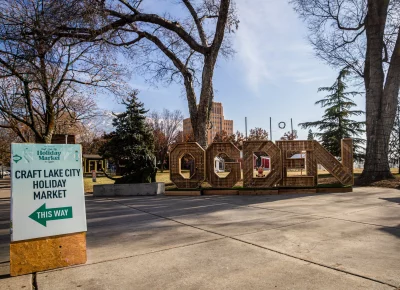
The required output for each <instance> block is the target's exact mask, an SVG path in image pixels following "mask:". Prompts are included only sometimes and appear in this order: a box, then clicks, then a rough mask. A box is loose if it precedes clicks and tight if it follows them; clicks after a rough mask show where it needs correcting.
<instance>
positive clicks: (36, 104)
mask: <svg viewBox="0 0 400 290" xmlns="http://www.w3.org/2000/svg"><path fill="white" fill-rule="evenodd" d="M80 8H82V5H80V2H79V1H43V0H28V1H20V0H12V1H2V2H1V3H0V11H1V12H0V115H1V116H2V117H3V118H4V119H5V120H6V124H3V125H1V126H2V127H3V128H10V129H12V130H14V131H15V132H16V133H17V134H18V135H19V137H20V138H21V139H22V140H23V141H25V142H26V141H28V140H26V138H25V137H24V134H22V132H20V128H21V124H22V125H23V127H24V128H25V127H26V128H29V129H30V130H31V131H32V132H33V135H34V136H35V141H36V142H39V143H50V142H51V139H52V135H53V134H54V132H55V131H56V130H57V121H58V120H60V119H63V120H66V119H69V120H70V121H73V122H76V121H78V120H82V119H83V118H88V117H91V116H93V115H95V113H96V106H95V103H94V102H93V100H92V99H91V98H90V97H88V95H89V92H88V89H90V88H105V89H110V90H112V91H113V92H116V89H117V88H118V87H119V85H118V84H119V82H120V80H119V79H118V78H119V77H120V76H121V74H122V73H123V70H122V68H118V67H117V66H116V65H115V59H114V58H113V57H112V56H110V55H107V56H106V55H105V54H104V53H103V50H102V47H101V46H99V45H96V44H93V43H83V42H79V41H76V40H71V39H66V38H60V37H59V36H56V34H55V32H54V31H55V29H56V27H57V26H58V25H59V23H63V22H65V21H70V20H71V19H70V18H71V17H72V16H71V14H73V17H76V14H78V15H79V9H80ZM74 13H76V14H74ZM66 115H68V116H66Z"/></svg>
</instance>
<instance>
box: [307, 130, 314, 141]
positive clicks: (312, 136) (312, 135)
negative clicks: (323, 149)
mask: <svg viewBox="0 0 400 290" xmlns="http://www.w3.org/2000/svg"><path fill="white" fill-rule="evenodd" d="M307 140H310V141H312V140H314V134H313V132H312V130H311V129H310V130H308V136H307Z"/></svg>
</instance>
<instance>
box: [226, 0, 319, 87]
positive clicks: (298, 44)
mask: <svg viewBox="0 0 400 290" xmlns="http://www.w3.org/2000/svg"><path fill="white" fill-rule="evenodd" d="M237 7H238V13H239V19H240V26H239V30H238V32H237V35H236V38H235V42H234V44H235V50H236V51H237V55H236V59H237V60H238V63H239V65H240V66H241V68H242V69H243V71H244V72H243V75H244V76H245V78H246V81H247V85H248V87H249V89H251V90H252V91H253V92H256V93H257V92H258V91H259V89H260V87H261V85H262V84H263V83H268V84H273V85H276V86H279V85H280V84H279V81H280V80H282V79H284V80H285V81H293V82H297V83H310V82H315V81H319V80H322V79H325V77H322V76H321V65H322V63H321V61H320V60H317V59H315V57H314V56H313V51H312V48H311V46H310V45H309V44H308V43H307V40H306V33H307V31H306V29H305V24H303V23H302V22H301V21H300V20H299V19H298V16H297V15H296V13H295V12H294V11H293V9H292V7H291V6H290V5H289V4H288V3H287V1H282V0H237ZM316 76H317V77H316ZM281 85H282V84H281Z"/></svg>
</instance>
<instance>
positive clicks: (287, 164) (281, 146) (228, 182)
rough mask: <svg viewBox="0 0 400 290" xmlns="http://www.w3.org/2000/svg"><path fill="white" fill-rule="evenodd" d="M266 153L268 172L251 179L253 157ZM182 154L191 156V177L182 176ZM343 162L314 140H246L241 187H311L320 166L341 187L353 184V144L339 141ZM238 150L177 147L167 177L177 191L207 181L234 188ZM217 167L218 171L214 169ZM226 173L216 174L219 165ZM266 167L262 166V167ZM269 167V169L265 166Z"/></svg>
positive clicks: (219, 144)
mask: <svg viewBox="0 0 400 290" xmlns="http://www.w3.org/2000/svg"><path fill="white" fill-rule="evenodd" d="M257 152H258V153H266V155H268V158H269V168H270V170H269V172H268V171H267V170H263V168H261V169H260V172H259V173H258V174H259V175H260V177H255V176H254V158H255V157H254V154H255V153H257ZM185 154H189V155H191V156H192V157H193V159H194V163H195V168H194V172H191V177H190V178H184V177H183V176H182V174H181V159H182V157H183V156H184V155H185ZM223 157H225V158H223ZM341 157H342V158H341V159H342V162H340V161H338V160H337V159H336V158H335V157H334V156H333V155H332V154H331V153H329V152H328V151H327V150H326V149H325V148H324V147H322V145H321V144H319V143H318V142H317V141H308V140H304V141H301V140H293V141H276V144H274V143H273V142H271V141H246V142H243V186H244V187H250V188H252V187H254V188H263V187H264V188H266V187H276V186H284V187H286V186H292V187H314V186H316V185H317V184H318V180H317V178H318V168H317V165H318V164H321V165H322V166H323V167H324V168H325V169H326V170H327V171H328V172H329V173H331V174H332V175H333V176H334V177H335V178H336V179H337V180H339V182H340V183H341V184H343V185H353V183H354V179H353V141H352V139H343V140H342V156H341ZM239 158H240V151H239V149H238V148H237V147H236V146H235V145H233V144H232V143H229V142H216V143H212V144H211V145H210V146H209V147H208V148H207V151H204V149H203V148H202V147H200V145H198V144H197V143H195V142H192V143H180V144H177V145H176V146H175V147H174V148H173V149H172V151H171V153H170V178H171V181H172V182H173V183H174V184H175V185H176V186H177V187H178V188H198V187H200V186H201V183H202V182H203V181H204V180H205V179H206V177H207V181H208V182H209V183H210V184H211V186H212V187H215V188H229V187H233V186H234V185H235V184H236V183H237V182H238V181H240V179H241V168H240V163H239V162H237V161H238V160H239ZM217 165H218V168H217ZM220 165H221V166H222V168H223V171H224V172H227V171H229V173H228V174H227V175H226V176H225V177H220V176H218V175H217V173H216V171H219V166H220ZM264 167H265V166H264ZM267 167H268V166H267ZM288 169H297V170H300V171H301V172H302V171H303V170H304V172H305V175H301V176H299V175H297V176H290V175H289V176H288V172H287V170H288Z"/></svg>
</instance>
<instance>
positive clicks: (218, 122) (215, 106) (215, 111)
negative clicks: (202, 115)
mask: <svg viewBox="0 0 400 290" xmlns="http://www.w3.org/2000/svg"><path fill="white" fill-rule="evenodd" d="M210 122H211V126H210V127H211V128H210V129H209V130H208V134H207V143H208V144H211V143H212V141H213V139H214V137H215V135H216V134H217V133H218V132H221V131H225V132H226V133H227V134H228V135H232V134H233V120H225V118H224V107H223V106H222V103H215V102H213V103H212V107H211V114H210ZM192 130H193V129H192V124H191V122H190V118H187V119H184V120H183V135H184V136H186V135H189V134H190V133H191V132H192Z"/></svg>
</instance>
